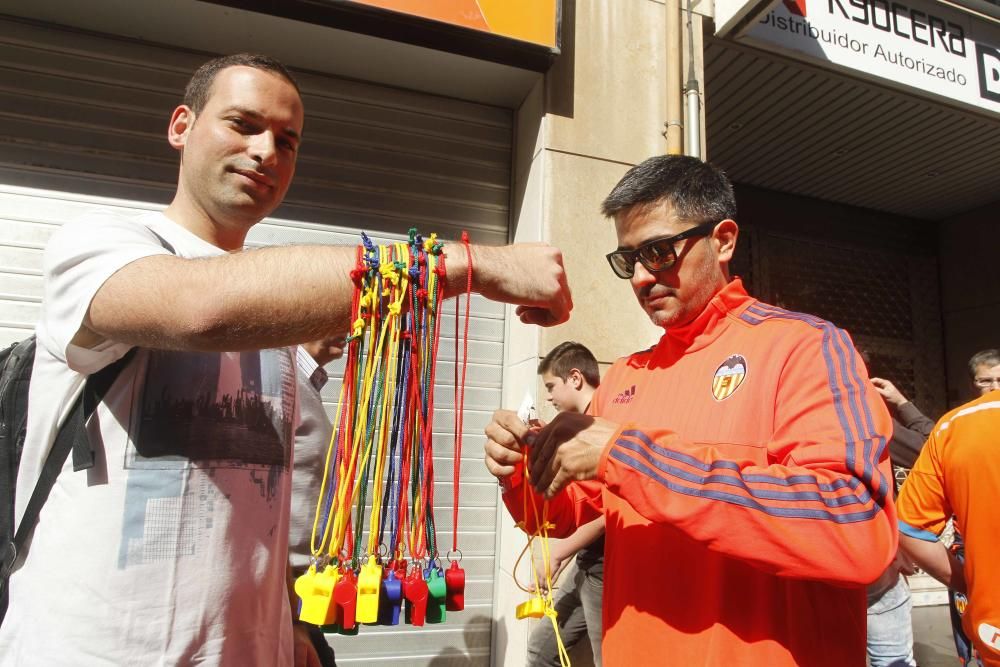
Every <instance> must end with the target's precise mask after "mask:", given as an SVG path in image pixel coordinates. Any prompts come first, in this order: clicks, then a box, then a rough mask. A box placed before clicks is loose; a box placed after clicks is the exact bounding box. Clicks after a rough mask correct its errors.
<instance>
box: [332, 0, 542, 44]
mask: <svg viewBox="0 0 1000 667" xmlns="http://www.w3.org/2000/svg"><path fill="white" fill-rule="evenodd" d="M350 1H351V2H353V3H355V4H358V5H367V6H370V7H377V8H379V9H385V10H389V11H393V12H399V13H401V14H409V15H411V16H418V17H420V18H425V19H431V20H433V21H440V22H441V23H447V24H450V25H454V26H459V27H462V28H468V29H471V30H478V31H480V32H485V33H492V34H495V35H500V36H502V37H508V38H510V39H516V40H518V41H522V42H528V43H532V44H539V45H542V46H547V47H550V48H557V47H558V32H559V30H558V26H559V3H558V1H557V0H350Z"/></svg>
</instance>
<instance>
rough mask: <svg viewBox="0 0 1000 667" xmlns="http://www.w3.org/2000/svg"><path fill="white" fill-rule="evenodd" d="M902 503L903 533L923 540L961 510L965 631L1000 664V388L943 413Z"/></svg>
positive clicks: (958, 520) (985, 659) (908, 481)
mask: <svg viewBox="0 0 1000 667" xmlns="http://www.w3.org/2000/svg"><path fill="white" fill-rule="evenodd" d="M897 502H898V507H899V529H900V531H902V532H903V533H905V534H906V535H909V536H910V537H915V538H917V539H921V540H928V541H934V542H936V541H937V540H938V538H939V537H940V535H941V532H942V531H943V530H944V528H945V525H946V524H947V523H948V519H949V518H950V517H951V516H952V515H953V514H954V516H955V523H956V527H957V528H958V530H959V532H960V533H962V535H963V536H964V538H965V581H966V584H967V586H968V589H969V592H968V597H969V606H968V611H966V613H965V615H964V616H963V617H962V624H963V626H964V629H965V634H966V635H967V636H968V637H971V638H972V641H973V643H974V644H975V646H976V649H977V650H978V651H979V653H980V654H981V656H982V658H983V662H984V663H985V664H986V665H989V666H990V667H996V666H1000V515H998V514H997V504H998V503H1000V390H998V391H992V392H990V393H988V394H986V395H985V396H982V397H980V398H978V399H977V400H975V401H972V402H971V403H967V404H965V405H963V406H961V407H959V408H956V409H955V410H952V411H951V412H949V413H948V414H946V415H945V416H944V417H942V418H941V420H940V421H939V422H938V423H937V424H936V425H935V426H934V430H933V431H932V432H931V436H930V438H929V439H928V440H927V444H926V445H924V449H923V451H922V452H921V454H920V458H918V459H917V462H916V463H915V464H914V465H913V470H911V471H910V475H909V477H907V479H906V483H905V484H903V488H902V490H901V491H900V492H899V500H898V501H897Z"/></svg>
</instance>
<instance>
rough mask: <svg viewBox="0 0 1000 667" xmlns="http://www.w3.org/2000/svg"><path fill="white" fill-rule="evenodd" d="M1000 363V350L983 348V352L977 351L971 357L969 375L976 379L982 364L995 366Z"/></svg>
mask: <svg viewBox="0 0 1000 667" xmlns="http://www.w3.org/2000/svg"><path fill="white" fill-rule="evenodd" d="M998 365H1000V350H982V351H981V352H976V353H975V354H974V355H972V358H970V359H969V377H971V378H972V379H973V380H975V379H976V371H977V370H978V369H979V367H980V366H988V367H990V368H993V367H994V366H998Z"/></svg>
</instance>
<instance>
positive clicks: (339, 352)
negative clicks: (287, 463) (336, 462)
mask: <svg viewBox="0 0 1000 667" xmlns="http://www.w3.org/2000/svg"><path fill="white" fill-rule="evenodd" d="M345 340H346V336H345V335H337V336H330V337H327V338H323V339H321V340H317V341H313V342H311V343H303V344H302V345H300V346H299V347H298V349H297V350H296V354H297V361H298V370H299V425H298V428H296V429H295V463H294V465H293V466H292V511H291V518H290V520H289V527H290V528H289V534H288V564H289V567H290V568H291V577H292V581H294V580H295V578H296V577H298V576H299V575H301V574H303V573H304V572H305V571H306V570H307V569H308V568H309V563H310V560H311V559H312V549H311V546H310V542H311V539H312V529H313V518H314V516H315V511H316V501H317V499H318V498H319V494H320V489H321V487H322V485H323V468H324V465H325V463H326V452H327V448H328V447H329V445H330V437H331V435H332V433H333V425H332V424H331V422H330V416H329V415H328V414H327V413H326V409H325V408H324V407H323V396H322V394H321V392H322V390H323V387H324V386H326V383H327V381H328V380H329V379H330V376H329V375H328V374H327V372H326V369H325V368H324V366H326V365H327V364H328V363H330V362H331V361H334V360H336V359H340V358H341V357H342V356H343V355H344V345H345V344H346V343H345ZM296 604H297V603H296ZM294 619H295V617H294V614H293V622H294V623H298V621H296V620H294ZM302 625H304V626H305V627H306V629H307V630H308V632H309V639H310V640H311V642H312V645H313V648H314V649H315V650H316V656H317V659H318V660H319V663H320V665H322V667H336V664H337V663H336V658H335V656H334V652H333V648H331V647H330V644H329V642H327V640H326V636H325V635H324V634H323V631H322V630H320V629H319V628H318V627H316V626H315V625H311V624H308V623H303V624H302Z"/></svg>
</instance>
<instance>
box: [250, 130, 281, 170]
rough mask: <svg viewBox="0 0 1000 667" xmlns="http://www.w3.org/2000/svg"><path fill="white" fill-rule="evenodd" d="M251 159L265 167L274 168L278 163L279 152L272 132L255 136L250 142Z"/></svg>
mask: <svg viewBox="0 0 1000 667" xmlns="http://www.w3.org/2000/svg"><path fill="white" fill-rule="evenodd" d="M250 157H252V158H253V159H254V161H255V162H257V163H258V164H260V165H261V166H264V167H269V166H272V165H273V164H274V163H275V162H276V161H277V158H278V150H277V145H276V143H275V141H274V134H273V133H272V132H270V131H264V132H261V133H259V134H255V135H254V136H253V139H252V140H251V142H250Z"/></svg>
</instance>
